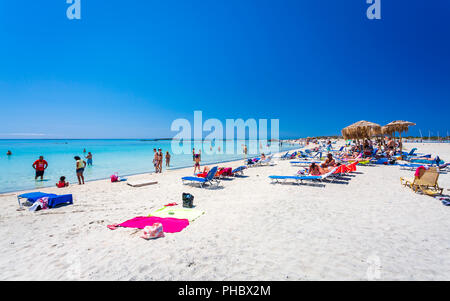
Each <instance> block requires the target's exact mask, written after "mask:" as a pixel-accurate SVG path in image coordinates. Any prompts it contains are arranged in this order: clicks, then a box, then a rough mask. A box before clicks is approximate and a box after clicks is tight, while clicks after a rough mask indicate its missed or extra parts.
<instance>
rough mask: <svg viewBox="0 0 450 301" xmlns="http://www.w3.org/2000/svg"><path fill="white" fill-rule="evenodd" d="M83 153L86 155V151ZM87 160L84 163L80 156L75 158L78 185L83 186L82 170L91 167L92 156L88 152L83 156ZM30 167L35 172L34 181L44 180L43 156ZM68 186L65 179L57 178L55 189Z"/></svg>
mask: <svg viewBox="0 0 450 301" xmlns="http://www.w3.org/2000/svg"><path fill="white" fill-rule="evenodd" d="M83 153H86V149H84V150H83ZM85 158H86V159H87V162H86V161H84V160H83V159H82V158H81V157H80V156H75V157H74V159H75V172H76V175H77V179H78V184H79V185H83V184H84V169H85V168H86V166H88V165H90V166H92V160H93V155H92V153H91V152H88V154H87V155H86V156H85ZM32 167H33V168H34V170H35V177H34V179H35V180H37V179H38V178H41V181H43V180H44V174H45V170H46V169H47V168H48V162H47V161H46V160H44V156H39V159H38V160H36V161H34V163H33V164H32ZM67 186H69V183H68V182H66V177H65V176H62V177H60V178H59V182H58V183H56V187H58V188H63V187H67Z"/></svg>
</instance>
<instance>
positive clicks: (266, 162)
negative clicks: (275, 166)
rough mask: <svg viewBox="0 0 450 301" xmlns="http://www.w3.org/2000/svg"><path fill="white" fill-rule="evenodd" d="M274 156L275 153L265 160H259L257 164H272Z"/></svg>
mask: <svg viewBox="0 0 450 301" xmlns="http://www.w3.org/2000/svg"><path fill="white" fill-rule="evenodd" d="M272 157H273V155H270V156H267V157H266V158H265V159H264V160H260V161H258V162H257V165H259V166H263V165H266V166H267V165H271V164H272Z"/></svg>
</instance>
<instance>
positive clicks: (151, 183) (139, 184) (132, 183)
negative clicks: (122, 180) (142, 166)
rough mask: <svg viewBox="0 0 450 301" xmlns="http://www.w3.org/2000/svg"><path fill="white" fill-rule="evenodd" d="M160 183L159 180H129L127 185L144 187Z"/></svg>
mask: <svg viewBox="0 0 450 301" xmlns="http://www.w3.org/2000/svg"><path fill="white" fill-rule="evenodd" d="M155 184H158V181H131V182H130V181H128V182H127V185H129V186H131V187H143V186H149V185H155Z"/></svg>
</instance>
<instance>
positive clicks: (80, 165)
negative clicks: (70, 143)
mask: <svg viewBox="0 0 450 301" xmlns="http://www.w3.org/2000/svg"><path fill="white" fill-rule="evenodd" d="M73 158H74V159H75V161H76V163H75V164H76V173H77V178H78V184H80V185H82V184H84V175H83V173H84V168H85V167H86V162H85V161H84V160H83V159H81V158H80V157H78V156H75V157H73Z"/></svg>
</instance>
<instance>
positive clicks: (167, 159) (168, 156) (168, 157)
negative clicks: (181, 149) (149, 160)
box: [166, 151, 170, 167]
mask: <svg viewBox="0 0 450 301" xmlns="http://www.w3.org/2000/svg"><path fill="white" fill-rule="evenodd" d="M166 167H170V154H169V152H168V151H167V152H166Z"/></svg>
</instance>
